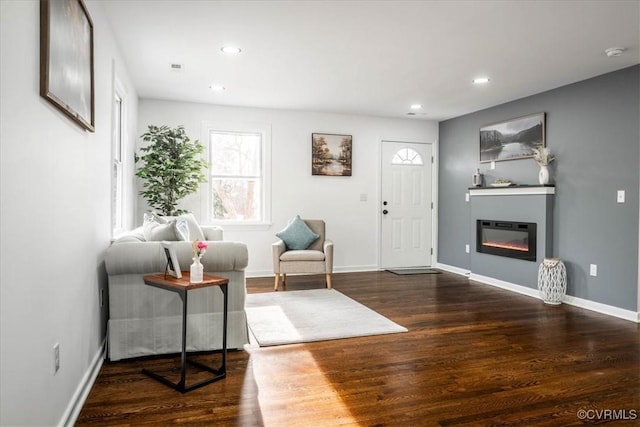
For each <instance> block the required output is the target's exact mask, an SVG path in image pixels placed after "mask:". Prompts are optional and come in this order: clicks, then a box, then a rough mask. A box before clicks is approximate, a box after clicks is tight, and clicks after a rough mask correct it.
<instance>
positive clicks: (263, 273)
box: [245, 265, 379, 278]
mask: <svg viewBox="0 0 640 427" xmlns="http://www.w3.org/2000/svg"><path fill="white" fill-rule="evenodd" d="M378 270H379V268H378V266H377V265H350V266H347V267H334V268H333V272H334V273H356V272H362V271H378ZM245 276H246V277H247V278H258V277H273V269H271V270H247V271H245Z"/></svg>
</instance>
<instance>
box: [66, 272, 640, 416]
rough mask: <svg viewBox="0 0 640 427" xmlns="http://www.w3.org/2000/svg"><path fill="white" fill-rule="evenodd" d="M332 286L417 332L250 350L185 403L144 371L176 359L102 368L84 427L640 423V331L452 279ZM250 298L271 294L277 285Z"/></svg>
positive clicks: (356, 278)
mask: <svg viewBox="0 0 640 427" xmlns="http://www.w3.org/2000/svg"><path fill="white" fill-rule="evenodd" d="M333 277H334V280H333V285H334V288H335V289H337V290H339V291H341V292H342V293H344V294H345V295H348V296H349V297H351V298H353V299H355V300H357V301H359V302H361V303H362V304H365V305H366V306H368V307H370V308H371V309H373V310H376V311H377V312H379V313H381V314H383V315H385V316H387V317H389V318H390V319H392V320H393V321H395V322H397V323H399V324H401V325H403V326H405V327H407V328H408V329H409V332H408V333H402V334H393V335H381V336H373V337H362V338H351V339H343V340H335V341H325V342H316V343H310V344H298V345H287V346H279V347H265V348H258V347H249V348H247V350H246V351H236V352H232V353H230V354H229V357H228V363H227V366H228V368H227V372H228V373H227V378H226V379H224V380H222V381H220V382H216V383H213V384H210V385H207V386H205V387H203V388H200V389H198V390H195V391H192V392H190V393H186V394H184V395H183V394H180V393H178V392H176V391H173V390H171V389H169V388H168V387H166V386H164V385H162V384H160V383H158V382H156V381H154V380H153V379H151V378H149V377H147V376H145V375H143V374H142V373H141V372H140V371H141V369H142V368H143V367H151V368H152V369H157V370H161V369H175V368H177V367H178V364H179V358H178V357H173V358H154V359H141V360H129V361H120V362H112V363H108V362H105V364H104V366H103V367H102V370H101V372H100V374H99V376H98V378H97V381H96V383H95V385H94V386H93V389H92V391H91V393H90V395H89V397H88V399H87V401H86V403H85V405H84V408H83V409H82V412H81V413H80V415H79V418H78V420H77V425H78V426H83V425H101V426H104V425H174V424H190V425H202V426H205V425H223V426H297V425H299V426H334V425H362V426H432V425H433V426H435V425H441V426H489V425H505V426H570V425H581V424H583V423H604V422H608V421H610V422H611V425H615V426H624V425H636V426H637V425H639V424H640V421H638V419H640V328H639V326H638V325H637V324H635V323H633V322H629V321H625V320H619V319H615V318H612V317H609V316H605V315H601V314H598V313H594V312H591V311H588V310H584V309H580V308H576V307H572V306H568V305H561V306H549V305H545V304H543V303H542V302H541V301H539V300H536V299H534V298H530V297H526V296H522V295H518V294H514V293H511V292H508V291H505V290H501V289H497V288H494V287H491V286H487V285H483V284H479V283H475V282H473V281H469V280H467V279H466V278H465V277H462V276H458V275H454V274H450V273H443V274H427V275H415V276H398V275H394V274H391V273H387V272H366V273H343V274H335V275H334V276H333ZM247 286H248V292H249V293H258V292H272V286H273V280H272V278H261V279H249V280H248V283H247ZM322 286H323V277H322V276H298V277H295V276H294V277H290V278H288V284H287V290H299V289H315V288H318V287H322ZM217 356H218V355H216V354H205V355H199V356H197V358H198V359H199V360H201V361H205V362H207V363H208V361H213V363H216V362H217V360H218V359H217ZM625 418H626V419H625Z"/></svg>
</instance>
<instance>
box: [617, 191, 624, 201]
mask: <svg viewBox="0 0 640 427" xmlns="http://www.w3.org/2000/svg"><path fill="white" fill-rule="evenodd" d="M618 203H624V190H618Z"/></svg>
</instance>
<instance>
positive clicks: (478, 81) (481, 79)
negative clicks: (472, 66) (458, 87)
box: [472, 77, 489, 85]
mask: <svg viewBox="0 0 640 427" xmlns="http://www.w3.org/2000/svg"><path fill="white" fill-rule="evenodd" d="M472 81H473V83H475V84H477V85H481V84H484V83H489V77H478V78H476V79H473V80H472Z"/></svg>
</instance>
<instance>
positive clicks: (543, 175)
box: [533, 147, 555, 185]
mask: <svg viewBox="0 0 640 427" xmlns="http://www.w3.org/2000/svg"><path fill="white" fill-rule="evenodd" d="M533 160H535V161H536V163H537V164H538V165H539V166H540V173H539V174H538V182H540V185H547V184H549V163H551V162H553V161H554V160H555V157H553V156H552V155H551V151H550V150H549V149H548V148H547V147H542V148H534V149H533Z"/></svg>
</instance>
